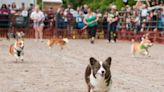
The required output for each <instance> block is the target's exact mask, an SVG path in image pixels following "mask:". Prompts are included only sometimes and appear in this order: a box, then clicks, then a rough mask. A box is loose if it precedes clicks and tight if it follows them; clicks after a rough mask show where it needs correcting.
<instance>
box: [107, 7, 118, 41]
mask: <svg viewBox="0 0 164 92" xmlns="http://www.w3.org/2000/svg"><path fill="white" fill-rule="evenodd" d="M116 9H117V8H116V6H115V5H112V6H111V11H110V12H109V14H108V33H109V36H108V40H109V42H113V43H114V42H116V38H117V36H116V29H117V23H118V12H117V11H116Z"/></svg>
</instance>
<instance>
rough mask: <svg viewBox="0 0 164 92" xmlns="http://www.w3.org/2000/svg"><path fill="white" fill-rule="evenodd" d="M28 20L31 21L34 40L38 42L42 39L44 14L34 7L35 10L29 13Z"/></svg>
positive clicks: (37, 7)
mask: <svg viewBox="0 0 164 92" xmlns="http://www.w3.org/2000/svg"><path fill="white" fill-rule="evenodd" d="M30 18H31V19H32V20H33V23H34V24H33V27H34V30H35V39H36V41H37V40H38V39H39V38H40V41H42V39H43V27H44V22H43V21H44V19H45V16H44V13H43V12H42V11H41V10H40V9H39V6H36V7H35V10H34V11H33V12H32V13H31V16H30Z"/></svg>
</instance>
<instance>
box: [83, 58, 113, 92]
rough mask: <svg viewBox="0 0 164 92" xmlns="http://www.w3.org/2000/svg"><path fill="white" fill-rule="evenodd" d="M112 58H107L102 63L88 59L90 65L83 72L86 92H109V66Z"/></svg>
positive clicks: (110, 81)
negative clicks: (86, 87)
mask: <svg viewBox="0 0 164 92" xmlns="http://www.w3.org/2000/svg"><path fill="white" fill-rule="evenodd" d="M111 61H112V58H111V57H108V58H107V59H106V60H105V61H104V62H102V61H100V62H99V61H97V60H96V59H95V58H93V57H91V58H90V64H89V65H88V66H87V68H86V71H85V81H86V83H87V86H88V92H110V90H111V84H112V80H111V71H110V66H111Z"/></svg>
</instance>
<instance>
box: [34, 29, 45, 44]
mask: <svg viewBox="0 0 164 92" xmlns="http://www.w3.org/2000/svg"><path fill="white" fill-rule="evenodd" d="M34 30H35V39H36V41H37V40H38V39H39V38H40V41H42V39H43V26H40V27H34Z"/></svg>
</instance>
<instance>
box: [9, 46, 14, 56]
mask: <svg viewBox="0 0 164 92" xmlns="http://www.w3.org/2000/svg"><path fill="white" fill-rule="evenodd" d="M9 54H10V55H12V54H13V44H12V45H10V47H9Z"/></svg>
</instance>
